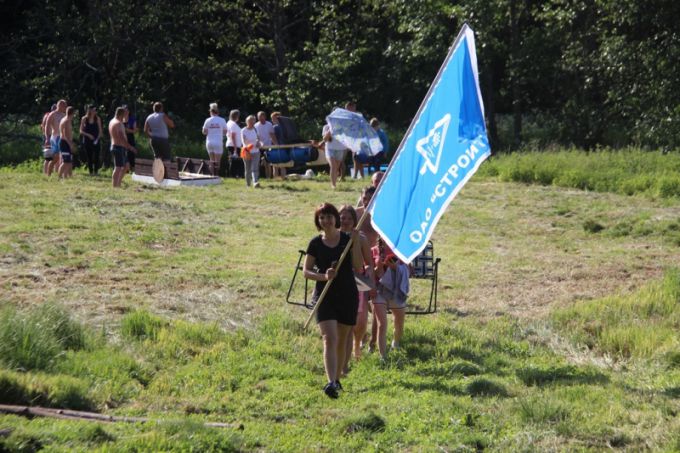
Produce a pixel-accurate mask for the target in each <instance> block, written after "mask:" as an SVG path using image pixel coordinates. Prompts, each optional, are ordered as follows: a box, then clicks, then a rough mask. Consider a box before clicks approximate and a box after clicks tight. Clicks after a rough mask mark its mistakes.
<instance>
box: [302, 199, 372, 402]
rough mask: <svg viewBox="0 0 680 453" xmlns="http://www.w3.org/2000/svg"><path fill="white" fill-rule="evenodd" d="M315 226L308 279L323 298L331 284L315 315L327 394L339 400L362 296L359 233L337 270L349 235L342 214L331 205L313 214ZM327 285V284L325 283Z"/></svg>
mask: <svg viewBox="0 0 680 453" xmlns="http://www.w3.org/2000/svg"><path fill="white" fill-rule="evenodd" d="M314 224H315V225H316V228H317V230H319V231H321V234H320V235H318V236H316V237H315V238H314V239H312V240H311V241H310V242H309V246H308V247H307V256H306V258H305V266H304V275H305V278H308V279H310V280H315V281H316V288H315V294H316V295H320V294H321V293H322V291H323V288H324V286H325V285H326V284H329V285H331V286H330V288H329V289H328V291H327V293H326V296H325V298H324V300H323V301H321V305H320V306H319V307H318V311H317V313H316V321H317V323H318V324H319V329H320V330H321V336H322V337H323V362H324V368H325V369H326V377H327V378H328V384H326V386H325V387H324V393H325V394H326V395H328V396H329V397H331V398H337V397H338V390H341V389H342V387H341V385H340V373H341V371H342V364H343V363H344V362H345V344H346V342H347V336H348V335H349V333H350V332H351V330H352V326H354V324H355V323H356V319H357V309H358V307H359V295H358V291H357V285H356V282H355V280H354V273H353V272H352V269H354V270H356V272H361V271H363V259H362V255H361V241H360V240H359V233H358V232H357V231H356V230H355V231H353V232H352V236H351V238H352V250H351V251H350V252H349V254H348V256H347V257H346V258H345V260H344V261H343V263H342V264H341V265H340V267H339V268H337V263H338V261H339V260H340V255H342V252H343V250H344V249H345V247H346V246H347V243H348V242H349V241H350V235H349V234H347V233H343V232H341V231H340V214H339V213H338V210H337V209H336V208H335V206H333V205H332V204H330V203H324V204H322V205H321V206H319V208H317V210H316V211H315V212H314ZM326 282H328V283H326Z"/></svg>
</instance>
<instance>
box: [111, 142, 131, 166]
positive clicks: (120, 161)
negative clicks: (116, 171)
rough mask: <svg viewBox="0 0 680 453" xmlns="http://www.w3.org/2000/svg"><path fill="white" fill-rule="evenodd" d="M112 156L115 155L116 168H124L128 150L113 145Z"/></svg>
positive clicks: (114, 163)
mask: <svg viewBox="0 0 680 453" xmlns="http://www.w3.org/2000/svg"><path fill="white" fill-rule="evenodd" d="M111 154H113V165H114V166H116V167H124V166H125V162H126V161H127V159H126V158H127V149H125V148H123V147H122V146H118V145H111Z"/></svg>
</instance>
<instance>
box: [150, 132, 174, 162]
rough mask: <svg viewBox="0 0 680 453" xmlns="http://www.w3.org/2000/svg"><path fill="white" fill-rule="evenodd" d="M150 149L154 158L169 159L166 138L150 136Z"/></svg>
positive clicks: (168, 142) (170, 156) (168, 144)
mask: <svg viewBox="0 0 680 453" xmlns="http://www.w3.org/2000/svg"><path fill="white" fill-rule="evenodd" d="M151 150H152V151H153V156H154V157H155V158H156V159H163V160H170V159H171V158H172V155H171V154H170V141H169V140H168V139H167V138H158V137H151Z"/></svg>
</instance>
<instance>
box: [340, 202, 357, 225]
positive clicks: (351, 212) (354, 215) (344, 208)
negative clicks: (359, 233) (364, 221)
mask: <svg viewBox="0 0 680 453" xmlns="http://www.w3.org/2000/svg"><path fill="white" fill-rule="evenodd" d="M343 211H347V212H349V215H351V216H352V220H354V226H355V227H356V226H357V223H359V219H358V218H357V211H356V210H355V209H354V208H353V207H352V205H349V204H346V205H343V206H341V207H340V212H339V214H342V213H343Z"/></svg>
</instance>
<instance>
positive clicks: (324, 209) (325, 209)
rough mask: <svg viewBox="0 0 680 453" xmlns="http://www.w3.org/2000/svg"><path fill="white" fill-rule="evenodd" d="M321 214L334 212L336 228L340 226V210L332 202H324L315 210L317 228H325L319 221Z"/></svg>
mask: <svg viewBox="0 0 680 453" xmlns="http://www.w3.org/2000/svg"><path fill="white" fill-rule="evenodd" d="M321 214H332V215H333V217H335V228H340V213H339V212H338V210H337V209H336V208H335V206H333V205H332V204H330V203H323V204H322V205H321V206H319V207H318V208H316V211H314V225H316V229H317V230H319V231H321V230H323V228H321V224H320V223H319V216H320V215H321Z"/></svg>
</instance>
